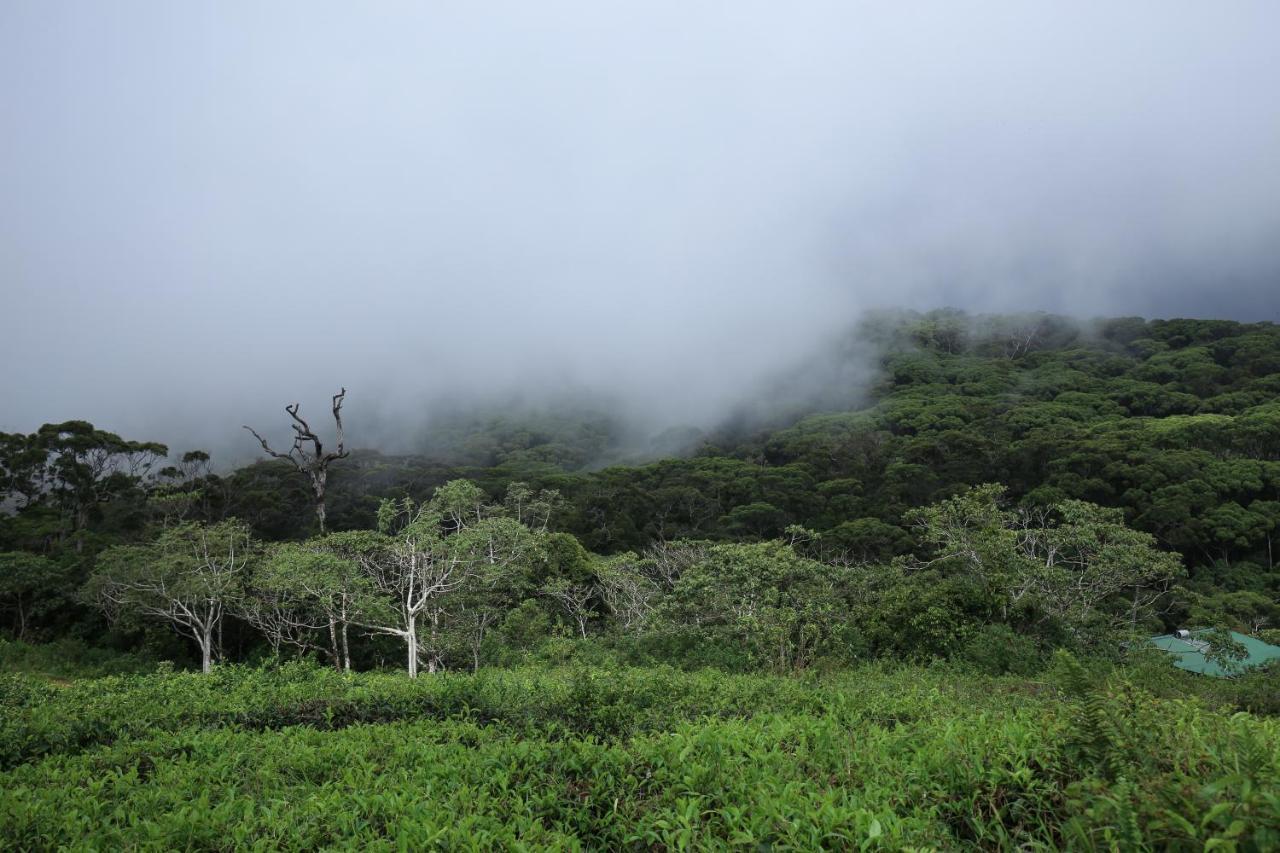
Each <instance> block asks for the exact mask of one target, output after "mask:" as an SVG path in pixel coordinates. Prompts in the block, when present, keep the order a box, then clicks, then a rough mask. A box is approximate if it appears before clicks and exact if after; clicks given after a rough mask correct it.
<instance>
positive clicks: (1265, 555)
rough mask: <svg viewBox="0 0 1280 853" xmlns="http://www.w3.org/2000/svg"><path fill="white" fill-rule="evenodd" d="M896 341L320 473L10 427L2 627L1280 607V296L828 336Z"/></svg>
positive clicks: (972, 630) (1029, 615)
mask: <svg viewBox="0 0 1280 853" xmlns="http://www.w3.org/2000/svg"><path fill="white" fill-rule="evenodd" d="M855 344H856V345H855ZM869 349H870V351H874V352H875V353H877V355H876V359H875V363H874V364H873V365H871V366H870V367H868V366H867V365H865V364H864V365H859V367H860V369H859V370H857V371H853V370H850V371H846V373H847V375H850V376H853V375H859V376H864V375H870V376H872V377H873V379H872V380H871V381H870V383H869V384H865V385H860V386H856V387H855V386H854V385H850V386H848V387H843V388H836V389H827V390H828V391H830V392H833V393H827V394H825V395H824V396H823V397H822V399H820V400H816V401H811V402H810V403H809V404H808V405H804V404H798V403H796V402H795V401H796V400H798V399H801V398H800V397H797V396H791V397H785V395H780V397H779V399H786V400H787V402H786V404H785V405H779V406H776V407H773V408H769V407H767V406H761V405H756V406H753V407H750V408H749V409H747V408H744V409H743V411H742V412H740V413H739V414H738V415H736V416H733V417H730V418H728V419H726V420H725V421H724V422H723V423H722V424H721V425H720V426H719V427H718V428H716V429H713V430H711V431H708V432H705V433H703V432H698V431H694V430H687V431H681V432H679V436H680V440H679V442H676V443H675V444H673V443H672V441H673V437H672V435H668V436H666V437H665V438H664V439H663V442H665V444H664V443H663V442H659V443H657V444H656V445H655V446H661V447H663V448H664V449H665V450H667V451H670V450H671V449H672V448H673V447H677V446H678V447H679V448H680V451H681V452H680V453H678V454H676V455H668V456H665V457H664V458H658V459H653V460H650V461H645V460H643V459H636V457H635V456H634V454H633V456H632V458H633V459H635V461H633V462H631V463H629V464H610V465H606V466H604V467H602V466H601V462H602V460H606V459H609V458H611V457H612V458H615V459H616V458H618V457H619V452H618V447H619V445H618V444H617V441H619V440H620V439H619V438H618V437H619V436H620V435H621V434H622V431H624V430H625V425H619V424H617V423H615V422H613V421H611V420H609V419H608V418H602V417H600V415H599V413H598V411H596V410H591V411H590V412H589V413H588V414H585V415H584V416H583V417H582V419H578V418H577V417H576V416H575V412H574V411H573V410H572V409H565V410H564V411H560V412H558V413H556V415H555V416H554V417H550V416H536V417H531V418H529V419H528V420H526V421H520V420H518V419H517V418H515V417H514V416H511V417H501V416H498V415H495V416H494V417H486V416H483V415H476V416H471V417H468V418H460V419H454V420H453V421H451V422H450V423H449V426H448V429H447V430H446V431H445V433H444V434H443V437H442V440H441V441H440V442H439V443H438V444H437V445H436V452H435V453H434V454H432V455H430V456H427V455H418V456H389V455H384V454H381V453H378V452H376V451H371V450H363V451H362V450H358V449H352V450H345V449H343V447H342V444H341V439H342V436H341V433H340V432H339V436H338V438H339V444H338V445H337V447H338V454H333V453H331V454H329V455H330V456H332V457H333V458H332V459H330V460H328V461H330V462H332V463H333V464H332V466H331V470H326V471H325V472H324V473H325V474H326V475H327V487H325V486H324V482H323V479H322V482H321V485H322V488H321V490H320V491H319V492H317V491H316V489H315V474H314V472H312V473H311V476H310V479H308V477H307V476H303V475H302V474H305V473H307V472H306V471H305V470H304V469H303V468H302V467H301V466H296V465H295V464H293V463H292V462H291V461H290V460H288V459H285V458H283V455H281V454H274V455H275V456H277V457H280V458H271V459H264V460H262V461H260V462H257V463H254V464H250V465H247V466H244V467H241V468H238V469H235V470H223V469H219V468H218V467H217V466H216V465H215V464H214V460H212V459H211V458H210V456H209V454H207V453H205V452H203V451H199V450H195V451H188V452H185V453H181V454H171V453H170V449H169V448H167V447H164V446H163V445H160V444H157V443H153V442H147V441H139V440H132V439H125V438H122V437H120V436H118V435H115V434H113V433H110V432H107V431H104V430H101V429H98V428H96V427H94V426H93V425H91V424H89V423H86V422H82V421H70V422H66V423H60V424H47V425H45V426H43V427H41V428H39V429H38V430H36V431H35V432H33V433H30V434H21V433H15V434H4V435H0V501H2V505H3V506H4V508H5V511H4V513H3V515H2V516H0V568H2V571H0V618H2V619H3V623H2V624H3V630H4V631H5V632H6V633H8V634H9V635H10V636H12V637H14V638H16V639H23V640H53V639H57V638H65V637H70V638H75V639H78V640H81V641H84V642H86V643H88V644H90V645H97V646H105V647H111V648H117V649H129V648H135V649H136V648H143V647H147V648H152V649H153V650H159V649H164V650H165V651H166V653H168V654H171V655H172V654H177V655H179V656H182V655H186V656H187V657H188V659H194V660H200V659H203V661H204V663H205V667H206V668H207V667H208V666H209V665H210V664H211V663H212V662H213V661H215V660H217V659H219V658H224V659H225V658H239V659H243V658H246V657H252V656H254V655H260V654H264V653H274V654H277V655H279V654H286V653H287V654H305V655H318V656H319V657H321V658H323V659H325V660H327V661H328V662H329V663H330V664H332V665H335V666H337V667H339V668H351V667H353V666H354V667H357V668H359V667H368V666H374V665H377V664H378V663H380V662H385V661H389V660H397V659H399V660H407V661H408V667H409V669H410V670H411V671H416V670H417V668H418V665H419V663H421V665H422V666H423V668H425V669H428V670H430V671H436V670H437V669H447V668H475V667H479V666H481V665H483V664H485V663H497V662H502V661H506V660H512V659H514V658H513V656H518V655H520V654H524V653H528V652H529V651H530V650H531V649H534V648H537V647H540V645H542V644H545V643H546V642H550V641H554V640H555V638H557V637H562V636H563V637H572V636H577V637H579V638H588V637H595V638H598V639H599V640H600V641H602V642H606V643H610V644H613V645H614V646H615V647H616V648H617V649H621V650H623V651H624V652H625V654H627V655H630V656H632V657H633V658H635V659H636V660H641V661H661V662H670V663H676V664H679V665H688V666H696V665H704V664H712V665H717V666H722V667H726V668H730V669H754V668H770V669H778V670H791V669H796V668H805V667H809V666H812V665H814V664H815V663H817V662H821V661H840V660H846V661H851V660H855V659H860V658H869V657H886V656H887V657H899V658H909V659H928V658H933V657H956V656H966V655H967V656H970V657H978V658H982V657H983V656H984V655H985V656H988V657H989V656H990V655H991V654H992V653H993V652H992V650H993V649H995V648H997V647H1003V648H1012V649H1014V650H1016V651H1017V654H1015V655H1013V658H1017V657H1018V656H1019V655H1020V656H1021V657H1022V658H1025V660H1021V661H1020V660H1015V659H1012V658H1011V657H1010V655H1009V654H1007V653H1006V654H1004V655H1003V658H1002V660H1001V661H998V662H994V663H991V665H992V666H994V667H996V668H1004V669H1009V668H1016V667H1018V666H1023V665H1030V664H1028V663H1027V661H1034V660H1039V659H1042V657H1043V655H1045V654H1047V653H1048V652H1049V651H1050V650H1051V649H1053V648H1057V647H1067V648H1071V649H1074V650H1077V651H1088V652H1091V653H1101V654H1115V653H1117V650H1118V649H1120V648H1121V647H1122V646H1123V642H1124V638H1125V637H1126V636H1133V635H1137V634H1142V633H1144V632H1145V633H1148V634H1150V633H1159V632H1162V631H1166V630H1170V629H1172V628H1175V627H1182V626H1184V625H1193V624H1194V625H1198V626H1206V627H1217V628H1222V629H1232V630H1237V631H1241V632H1247V633H1253V634H1258V635H1260V636H1270V637H1272V638H1274V637H1275V631H1276V628H1277V627H1278V626H1280V605H1277V600H1278V598H1280V572H1277V570H1276V566H1275V557H1276V554H1275V549H1276V545H1277V542H1276V539H1277V536H1278V535H1280V533H1278V531H1277V525H1278V524H1280V403H1278V402H1277V399H1278V397H1277V394H1278V392H1280V328H1277V327H1276V326H1274V325H1273V324H1269V323H1257V324H1246V323H1237V322H1228V321H1215V320H1154V321H1146V320H1142V319H1139V318H1115V319H1106V320H1096V321H1089V322H1085V321H1078V320H1074V319H1071V318H1066V317H1060V316H1053V315H1045V314H1032V315H1017V316H1012V315H1010V316H970V315H966V314H964V313H961V312H957V311H935V312H930V313H926V314H916V313H909V312H894V313H890V314H880V315H872V316H868V317H867V318H865V319H863V320H862V321H861V322H859V323H858V324H857V325H856V326H855V327H853V328H851V329H850V330H849V332H848V345H841V346H835V347H832V348H830V349H829V351H828V357H829V359H830V360H831V362H832V364H830V365H828V366H832V367H837V368H838V367H840V366H841V364H840V361H841V359H854V358H864V357H865V353H866V352H867V351H868V350H869ZM855 353H856V354H857V355H855ZM838 373H839V371H832V375H838ZM803 378H804V377H803V376H802V375H800V374H796V375H794V376H791V377H787V376H784V377H782V379H781V380H780V383H781V384H782V385H784V386H785V385H786V384H787V383H788V382H794V384H795V385H796V386H797V387H799V386H801V385H802V384H803ZM351 399H352V400H353V401H354V400H356V399H358V397H357V396H356V394H355V393H354V392H353V395H352V397H351ZM340 400H341V398H340V397H335V403H334V415H335V418H336V417H337V415H338V405H339V402H340ZM834 400H840V401H842V402H841V403H839V404H836V405H835V407H834V408H833V407H832V405H833V403H832V401H834ZM353 405H354V403H353ZM290 414H291V415H295V416H296V410H294V411H291V412H290ZM304 423H305V422H304ZM311 423H312V426H314V427H315V429H316V430H317V431H322V426H321V421H320V420H319V419H318V418H316V419H313V421H312V422H311ZM442 423H443V421H442ZM337 427H338V428H339V429H340V428H341V422H340V420H339V422H338V423H337ZM307 429H308V430H310V429H311V427H310V426H308V427H307ZM311 437H312V438H315V437H316V436H315V433H311ZM318 440H319V439H318V438H316V441H317V442H318ZM316 446H317V448H318V447H319V445H318V443H317V445H316ZM347 446H348V447H352V448H357V447H359V437H358V436H347ZM339 454H340V455H339ZM326 464H327V463H326ZM308 470H310V469H308ZM300 471H301V472H302V474H300ZM317 498H319V500H320V502H321V505H319V506H317ZM321 520H326V521H325V522H324V526H325V530H324V531H321V529H320V524H321V523H322V522H321ZM108 617H109V618H108ZM183 637H185V638H187V640H189V641H190V644H188V645H183V644H181V641H180V640H179V639H178V638H183ZM396 643H401V644H402V649H403V648H407V649H408V650H409V651H408V655H407V658H406V656H405V653H404V651H401V652H399V653H397V652H396V651H395V644H396ZM406 643H407V647H406V646H404V644H406ZM1010 643H1012V645H1011V646H1010V645H1009V644H1010Z"/></svg>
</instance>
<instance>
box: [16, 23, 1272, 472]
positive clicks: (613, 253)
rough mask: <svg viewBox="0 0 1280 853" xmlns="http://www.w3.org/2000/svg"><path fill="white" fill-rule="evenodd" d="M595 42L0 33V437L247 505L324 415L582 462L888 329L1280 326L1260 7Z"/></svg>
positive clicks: (731, 407)
mask: <svg viewBox="0 0 1280 853" xmlns="http://www.w3.org/2000/svg"><path fill="white" fill-rule="evenodd" d="M610 6H611V8H610V9H608V10H606V9H602V8H582V7H581V6H580V5H579V4H575V3H568V2H552V3H540V4H536V6H533V5H529V4H520V3H499V4H496V5H495V6H492V7H490V8H487V9H486V10H485V11H483V12H482V11H480V10H478V9H462V8H445V7H438V6H435V5H428V6H422V7H418V6H417V5H416V4H415V5H395V6H394V7H393V8H391V9H388V10H385V13H384V14H362V13H360V12H358V11H356V10H354V9H352V8H349V7H347V6H345V5H343V4H335V3H316V4H306V5H305V6H301V5H297V4H289V3H282V4H273V5H271V6H269V7H264V6H259V5H257V4H230V5H229V6H227V7H225V8H224V9H223V11H222V13H221V14H216V13H197V12H195V11H190V10H179V9H176V8H175V9H168V10H165V11H163V12H162V13H155V10H153V9H145V8H144V7H145V4H135V5H128V6H125V7H123V8H119V9H110V10H108V9H106V8H93V7H90V8H77V9H76V10H74V12H70V11H66V12H62V13H57V14H53V13H50V12H48V11H47V10H45V9H43V8H42V7H41V5H40V4H32V3H23V2H18V3H10V4H6V5H5V8H4V9H3V10H2V11H0V106H2V107H3V109H2V110H0V122H3V133H0V187H2V188H3V193H0V287H3V289H4V295H5V300H6V305H5V309H6V310H5V312H4V320H3V323H4V329H3V331H4V334H3V335H0V358H3V359H4V361H5V363H6V364H9V365H32V366H35V367H36V369H37V371H38V374H37V375H34V376H33V375H31V374H29V373H28V372H27V371H26V370H12V369H11V370H6V371H5V373H4V375H3V377H0V394H2V397H3V400H4V405H3V407H2V408H0V429H4V430H9V431H29V430H33V429H35V428H36V427H37V426H38V425H39V424H41V423H44V422H57V421H62V420H67V419H76V418H82V419H87V420H90V421H92V422H94V423H95V424H98V425H100V426H101V427H103V428H105V429H111V430H113V431H116V432H118V433H120V434H122V435H139V436H140V435H147V436H154V437H155V438H156V439H158V440H163V441H165V442H167V443H169V444H171V445H173V446H175V447H177V446H200V447H207V448H209V449H210V450H212V451H213V452H214V453H215V455H216V457H217V458H218V459H220V460H222V461H223V463H224V464H236V463H239V462H243V461H247V460H248V459H250V458H252V453H253V450H254V448H253V445H252V443H251V442H248V443H246V442H243V441H241V440H240V439H241V438H242V437H243V435H242V432H241V431H240V426H241V424H243V423H246V422H248V423H253V424H262V425H263V428H264V429H270V428H272V427H271V426H270V425H271V424H272V423H273V421H277V422H278V419H279V418H280V417H281V413H280V409H281V407H282V406H283V405H284V404H285V403H286V402H292V401H295V400H296V401H298V402H301V403H302V404H303V407H304V410H309V411H313V412H314V411H315V410H316V407H319V406H323V404H324V402H325V400H327V399H328V395H330V394H332V393H334V391H335V390H336V388H337V387H339V386H340V385H346V386H347V387H348V388H350V389H351V390H352V394H353V396H352V400H351V406H350V418H351V432H352V436H353V440H355V441H356V442H357V443H358V444H360V445H361V446H366V447H376V448H379V449H383V450H386V451H388V452H417V451H423V450H427V449H430V444H429V442H430V441H432V440H437V441H452V440H453V439H448V438H447V437H444V438H437V439H432V438H431V437H430V435H429V433H431V432H433V431H434V432H437V433H439V432H442V431H443V432H444V433H446V434H449V433H452V432H456V429H457V424H458V423H459V418H461V419H462V421H463V422H465V420H466V418H468V417H470V418H473V419H474V418H477V417H482V415H481V414H480V413H481V412H492V411H494V410H499V409H502V408H503V407H505V406H509V405H510V406H518V407H521V408H523V409H526V410H530V411H532V412H541V413H543V415H542V416H545V417H547V418H552V419H554V418H556V417H558V416H559V415H557V412H562V411H563V410H564V409H565V408H566V407H567V408H585V409H588V410H590V411H591V412H594V413H595V414H594V415H593V416H592V417H596V418H603V419H604V420H606V421H617V422H620V423H619V425H618V426H616V427H610V428H609V429H610V430H613V431H615V432H619V431H620V432H621V433H625V435H619V436H618V437H617V438H616V439H610V441H608V442H606V445H609V447H608V448H605V447H602V448H601V454H602V456H601V458H602V459H607V458H609V457H610V456H614V457H626V456H628V455H631V454H640V455H645V454H647V453H651V452H666V451H656V450H655V451H650V450H648V449H646V448H648V444H649V441H650V439H651V438H652V437H653V436H655V435H659V434H661V433H662V432H663V431H664V430H668V429H677V430H680V429H684V428H686V427H693V428H696V429H698V430H701V431H703V432H704V433H708V432H714V431H715V430H716V429H718V428H720V426H721V425H722V424H723V423H725V422H728V421H730V420H733V419H734V418H745V419H746V421H748V422H750V421H751V420H752V419H753V418H763V419H765V420H768V419H769V418H771V417H774V415H773V414H769V413H756V414H747V415H738V414H735V413H736V412H747V413H750V412H752V411H753V410H755V409H758V408H759V406H760V401H761V400H762V399H767V398H770V397H771V396H772V395H773V394H775V393H782V395H783V398H782V400H780V401H779V402H780V403H781V404H782V405H784V406H785V405H787V404H788V401H789V400H793V399H805V398H806V397H809V396H812V395H813V394H817V395H818V397H819V398H821V397H822V396H823V395H825V394H833V395H835V396H836V397H837V398H838V397H840V395H846V394H847V393H848V388H849V387H850V386H860V385H861V384H863V383H864V381H866V380H867V379H869V378H870V379H871V381H874V379H873V378H872V377H864V376H863V375H862V373H863V372H864V371H866V370H871V371H872V372H874V363H875V359H874V357H871V358H868V359H866V360H865V362H861V363H860V362H859V360H858V359H845V360H842V361H841V362H840V363H841V365H842V367H841V368H840V369H841V370H844V369H846V368H847V369H849V370H851V371H853V374H852V375H849V376H845V375H834V376H828V375H824V370H825V368H824V367H823V364H824V359H823V358H822V357H821V356H820V355H817V356H815V353H816V352H819V351H820V350H821V347H822V346H824V345H825V344H824V342H826V341H833V340H841V339H842V336H843V335H845V334H846V333H847V331H848V329H849V328H850V327H851V326H852V325H854V324H855V323H856V322H857V321H858V318H859V317H861V316H863V315H864V314H867V313H868V312H874V311H877V310H884V309H895V308H897V309H909V310H917V311H928V310H932V309H936V308H939V307H941V306H956V307H958V308H960V309H963V310H965V311H969V312H973V313H1023V312H1029V311H1049V312H1056V313H1061V314H1068V315H1073V316H1099V315H1103V316H1118V315H1127V314H1138V315H1142V316H1155V317H1176V316H1186V317H1226V318H1232V319H1238V320H1242V321H1258V320H1276V319H1280V313H1278V312H1280V297H1278V296H1277V294H1278V293H1280V287H1277V283H1278V282H1280V250H1277V248H1276V247H1277V246H1280V212H1277V209H1276V206H1275V204H1274V199H1275V198H1276V197H1278V196H1280V104H1277V94H1276V91H1277V90H1276V88H1275V87H1274V86H1273V85H1270V82H1271V81H1274V80H1275V79H1278V78H1280V59H1278V58H1277V54H1276V51H1275V50H1274V44H1273V43H1272V39H1271V35H1270V34H1271V33H1273V32H1274V31H1275V30H1276V28H1277V25H1278V22H1277V20H1276V11H1275V8H1274V5H1273V4H1269V3H1253V2H1242V3H1236V4H1232V7H1231V13H1230V14H1227V13H1224V12H1222V11H1221V10H1219V9H1216V8H1215V9H1210V8H1197V7H1194V6H1192V7H1180V8H1179V9H1178V11H1177V13H1176V14H1174V13H1171V12H1170V10H1169V9H1168V7H1167V5H1166V4H1163V3H1156V2H1138V3H1131V4H1125V6H1124V7H1123V8H1122V9H1117V8H1114V7H1112V6H1111V5H1109V4H1085V6H1086V7H1087V8H1083V9H1082V8H1072V9H1056V10H1055V9H1043V8H1030V7H1028V6H1026V5H1025V4H1021V3H1000V2H998V3H993V4H992V3H985V4H981V11H980V14H978V13H977V11H978V10H976V9H973V8H970V7H969V5H968V4H947V5H945V6H940V7H938V8H934V9H932V10H931V11H930V14H929V15H928V16H924V15H917V14H916V13H914V12H908V11H904V10H891V9H877V8H874V7H871V6H866V5H854V6H850V5H848V4H842V3H829V2H819V3H814V4H806V6H805V7H804V8H803V9H789V10H787V11H786V12H785V13H783V12H782V11H781V10H777V9H774V8H773V7H771V6H769V5H767V4H758V3H746V4H736V7H735V9H734V13H733V14H728V13H726V12H724V11H723V10H719V9H715V8H711V7H707V8H698V9H689V8H687V7H686V6H685V5H684V4H675V3H666V2H659V3H634V4H633V3H624V4H610ZM233 10H234V13H233ZM103 33H114V34H115V35H116V36H117V38H104V37H103V36H102V34H103ZM374 46H376V49H375V48H374ZM230 57H234V61H231V60H230ZM809 358H813V359H815V361H814V362H813V365H812V369H808V368H805V367H801V366H800V365H803V364H804V363H805V360H806V359H809ZM791 370H796V371H799V372H800V373H802V374H803V375H802V376H797V375H793V374H789V373H788V371H791ZM772 382H776V383H777V385H778V386H780V390H779V387H774V386H771V385H770V383H772ZM823 382H829V383H832V384H833V387H832V388H831V389H829V390H828V389H823V388H818V387H816V386H819V385H821V384H822V383H823ZM810 386H815V387H813V388H812V389H810ZM838 402H839V404H840V405H845V404H846V401H844V400H838ZM824 405H825V404H824ZM467 412H470V413H471V414H469V415H464V414H463V413H467ZM484 416H485V417H487V416H488V415H484ZM450 423H452V424H453V426H449V424H450ZM429 424H434V425H436V427H438V428H434V429H428V428H427V425H429ZM679 443H680V442H679V441H677V442H675V445H678V444H679ZM675 445H673V446H672V447H673V449H674V446H675ZM664 446H665V445H664ZM584 464H585V463H584ZM592 464H596V463H592Z"/></svg>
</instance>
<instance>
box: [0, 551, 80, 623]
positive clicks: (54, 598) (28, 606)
mask: <svg viewBox="0 0 1280 853" xmlns="http://www.w3.org/2000/svg"><path fill="white" fill-rule="evenodd" d="M66 582H67V572H66V570H65V569H64V568H63V567H62V566H60V565H58V564H57V563H55V562H54V561H52V560H50V559H49V558H47V557H43V556H40V555H38V554H31V553H27V552H25V551H5V552H2V553H0V609H3V610H5V611H8V612H9V613H10V614H11V616H12V621H11V622H10V626H11V630H12V632H13V636H14V639H17V640H25V639H27V638H28V636H29V634H30V632H31V631H32V630H33V629H34V628H35V627H36V625H35V624H34V623H35V622H36V620H37V619H38V618H39V617H41V616H43V615H45V614H46V613H47V612H48V611H49V610H51V609H53V608H55V607H57V606H58V604H60V603H61V601H62V598H63V595H64V594H65V593H64V592H63V589H64V585H65V584H66Z"/></svg>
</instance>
